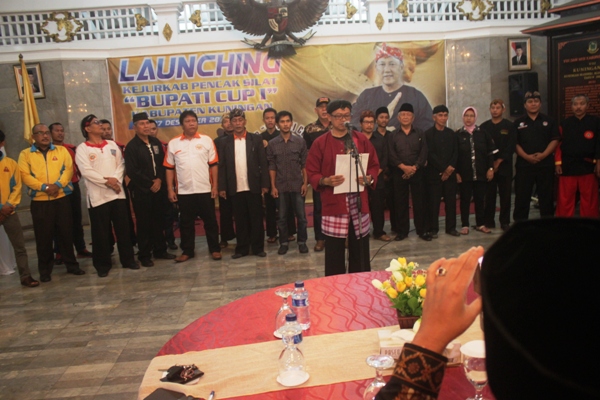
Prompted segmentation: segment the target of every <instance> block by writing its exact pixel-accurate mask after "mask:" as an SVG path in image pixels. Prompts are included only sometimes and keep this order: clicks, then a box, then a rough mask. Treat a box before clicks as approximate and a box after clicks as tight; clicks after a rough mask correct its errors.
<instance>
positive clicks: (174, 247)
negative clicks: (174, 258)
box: [168, 242, 179, 250]
mask: <svg viewBox="0 0 600 400" xmlns="http://www.w3.org/2000/svg"><path fill="white" fill-rule="evenodd" d="M168 247H169V250H177V249H178V248H179V247H177V245H176V244H175V242H171V243H169V245H168Z"/></svg>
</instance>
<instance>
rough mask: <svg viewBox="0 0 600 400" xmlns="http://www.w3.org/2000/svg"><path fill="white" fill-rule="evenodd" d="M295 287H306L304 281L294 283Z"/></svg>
mask: <svg viewBox="0 0 600 400" xmlns="http://www.w3.org/2000/svg"><path fill="white" fill-rule="evenodd" d="M294 287H297V288H298V287H304V281H296V283H294Z"/></svg>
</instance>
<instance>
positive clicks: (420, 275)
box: [371, 257, 427, 317]
mask: <svg viewBox="0 0 600 400" xmlns="http://www.w3.org/2000/svg"><path fill="white" fill-rule="evenodd" d="M418 267H419V264H417V263H415V262H412V261H411V262H409V263H407V262H406V258H404V257H400V258H398V259H392V261H391V262H390V266H389V267H388V268H386V269H385V270H386V271H388V272H391V275H390V277H389V279H387V280H386V281H383V282H381V281H379V280H378V279H373V281H372V282H371V283H372V284H373V286H375V288H377V289H379V290H381V291H382V292H384V293H385V294H386V295H387V297H388V298H389V299H390V301H391V302H392V307H393V308H395V309H397V310H398V311H399V312H400V314H402V315H403V316H407V317H408V316H413V317H420V316H421V315H422V314H423V301H424V300H425V296H426V295H427V285H426V277H427V272H426V271H424V270H420V269H417V268H418Z"/></svg>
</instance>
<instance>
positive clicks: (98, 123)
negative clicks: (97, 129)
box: [90, 119, 102, 125]
mask: <svg viewBox="0 0 600 400" xmlns="http://www.w3.org/2000/svg"><path fill="white" fill-rule="evenodd" d="M90 123H91V124H95V125H102V122H100V120H99V119H95V120H93V121H92V122H90Z"/></svg>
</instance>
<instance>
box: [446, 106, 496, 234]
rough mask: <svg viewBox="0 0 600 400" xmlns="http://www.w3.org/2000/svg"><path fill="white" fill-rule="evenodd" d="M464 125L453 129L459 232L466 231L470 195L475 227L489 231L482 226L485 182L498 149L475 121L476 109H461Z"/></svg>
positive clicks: (465, 232) (487, 179) (485, 231)
mask: <svg viewBox="0 0 600 400" xmlns="http://www.w3.org/2000/svg"><path fill="white" fill-rule="evenodd" d="M462 117H463V124H464V126H463V127H462V128H460V129H459V130H458V131H456V136H457V139H458V162H457V166H456V180H457V181H458V183H460V185H459V186H460V219H461V222H462V229H461V230H460V233H461V234H462V235H468V234H469V209H470V206H471V196H472V197H473V201H474V203H475V230H477V231H480V232H483V233H490V232H491V231H490V230H489V228H487V227H486V226H485V225H484V199H485V191H486V185H487V182H488V181H490V180H492V179H493V178H494V153H496V152H497V151H498V150H497V149H496V145H495V144H494V141H493V139H492V136H491V135H490V134H489V133H488V132H486V131H483V130H481V129H480V128H479V126H477V125H476V124H475V121H477V110H476V109H475V107H471V106H469V107H467V108H465V110H464V111H463V114H462Z"/></svg>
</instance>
